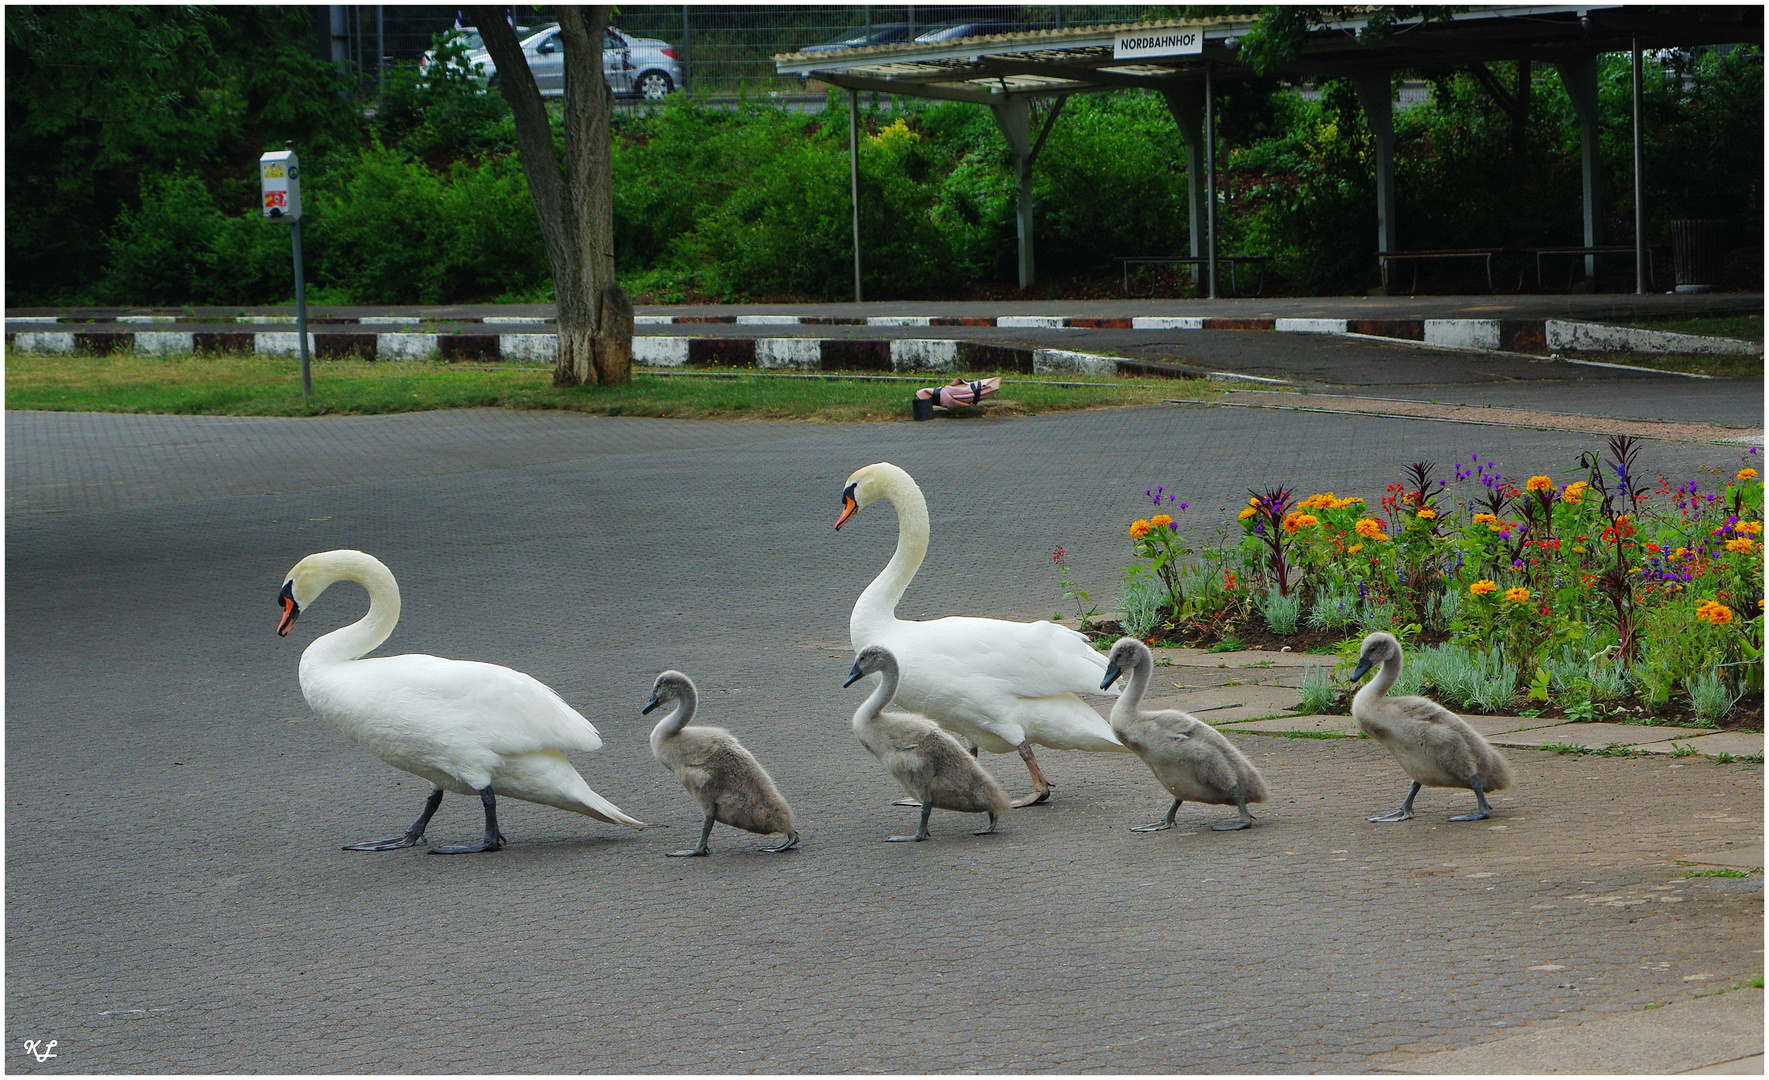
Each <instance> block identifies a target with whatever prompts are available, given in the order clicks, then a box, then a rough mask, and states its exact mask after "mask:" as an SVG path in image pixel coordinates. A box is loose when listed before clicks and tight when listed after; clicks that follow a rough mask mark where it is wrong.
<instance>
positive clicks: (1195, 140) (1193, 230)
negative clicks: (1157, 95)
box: [1161, 83, 1208, 283]
mask: <svg viewBox="0 0 1769 1080" xmlns="http://www.w3.org/2000/svg"><path fill="white" fill-rule="evenodd" d="M1161 96H1162V97H1163V98H1165V99H1166V100H1167V111H1168V112H1170V113H1172V114H1173V122H1174V123H1175V124H1177V125H1178V126H1179V137H1180V138H1181V139H1182V140H1184V142H1185V189H1186V202H1187V204H1188V205H1189V207H1190V210H1191V213H1190V216H1189V225H1190V228H1189V235H1190V239H1191V256H1192V258H1194V259H1195V258H1197V257H1198V256H1200V255H1202V254H1204V228H1205V223H1204V215H1205V208H1206V206H1208V203H1207V202H1206V192H1205V190H1204V130H1203V116H1204V88H1203V86H1202V85H1200V84H1197V83H1186V84H1184V85H1182V86H1180V87H1179V88H1178V89H1174V90H1163V91H1162V92H1161ZM1202 276H1203V270H1202V268H1201V267H1193V268H1192V280H1193V282H1194V283H1195V282H1196V281H1197V280H1198V279H1199V278H1201V277H1202Z"/></svg>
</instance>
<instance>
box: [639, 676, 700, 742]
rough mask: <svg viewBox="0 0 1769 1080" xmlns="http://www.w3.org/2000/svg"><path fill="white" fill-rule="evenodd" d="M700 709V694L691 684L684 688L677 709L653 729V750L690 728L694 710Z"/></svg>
mask: <svg viewBox="0 0 1769 1080" xmlns="http://www.w3.org/2000/svg"><path fill="white" fill-rule="evenodd" d="M699 707H700V693H699V691H697V690H695V689H694V684H693V683H689V684H687V685H685V686H683V687H682V688H681V694H680V696H679V697H677V698H676V707H675V709H674V710H673V711H671V712H670V714H669V715H668V716H666V717H664V718H663V719H662V720H659V721H658V722H657V726H656V727H654V728H652V729H651V748H652V749H653V750H655V749H656V748H657V747H658V746H660V745H662V744H663V743H665V742H667V741H668V740H670V739H673V738H675V737H676V736H677V735H678V734H680V733H681V731H682V729H683V728H685V727H687V726H688V721H690V720H692V719H694V710H695V709H697V708H699Z"/></svg>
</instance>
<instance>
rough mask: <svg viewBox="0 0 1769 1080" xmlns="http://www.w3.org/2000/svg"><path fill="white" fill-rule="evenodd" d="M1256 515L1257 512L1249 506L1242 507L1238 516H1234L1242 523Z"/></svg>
mask: <svg viewBox="0 0 1769 1080" xmlns="http://www.w3.org/2000/svg"><path fill="white" fill-rule="evenodd" d="M1257 513H1259V511H1257V510H1255V509H1253V508H1252V507H1251V506H1243V507H1241V512H1240V513H1239V514H1236V515H1235V516H1236V517H1238V518H1240V519H1241V520H1242V521H1246V520H1247V519H1248V518H1250V517H1252V516H1253V515H1254V514H1257Z"/></svg>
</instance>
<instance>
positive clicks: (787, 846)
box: [762, 832, 799, 855]
mask: <svg viewBox="0 0 1769 1080" xmlns="http://www.w3.org/2000/svg"><path fill="white" fill-rule="evenodd" d="M798 846H799V834H798V833H796V832H789V833H787V834H786V842H785V843H783V844H781V845H780V846H779V847H765V848H763V849H762V850H763V851H765V852H767V853H768V854H770V855H778V854H780V853H781V852H782V851H791V850H792V849H793V848H795V847H798Z"/></svg>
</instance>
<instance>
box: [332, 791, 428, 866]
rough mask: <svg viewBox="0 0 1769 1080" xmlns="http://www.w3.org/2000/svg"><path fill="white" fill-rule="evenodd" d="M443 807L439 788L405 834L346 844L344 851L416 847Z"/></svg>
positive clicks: (391, 849)
mask: <svg viewBox="0 0 1769 1080" xmlns="http://www.w3.org/2000/svg"><path fill="white" fill-rule="evenodd" d="M441 805H442V789H441V788H437V789H435V790H434V791H432V792H430V797H429V798H428V799H426V800H425V801H424V812H423V813H421V814H419V815H418V820H416V821H414V822H412V827H411V828H409V829H407V830H406V831H405V832H404V834H402V835H400V836H393V837H389V838H387V839H386V840H364V841H363V842H362V843H360V844H345V845H344V850H345V851H398V850H399V849H400V848H408V847H416V846H417V845H418V842H419V841H421V840H422V839H424V830H425V829H426V828H428V827H429V825H430V818H431V816H432V815H433V814H435V813H436V808H437V807H438V806H441Z"/></svg>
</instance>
